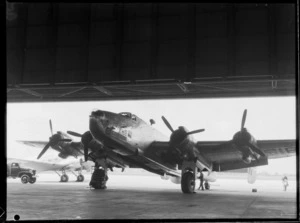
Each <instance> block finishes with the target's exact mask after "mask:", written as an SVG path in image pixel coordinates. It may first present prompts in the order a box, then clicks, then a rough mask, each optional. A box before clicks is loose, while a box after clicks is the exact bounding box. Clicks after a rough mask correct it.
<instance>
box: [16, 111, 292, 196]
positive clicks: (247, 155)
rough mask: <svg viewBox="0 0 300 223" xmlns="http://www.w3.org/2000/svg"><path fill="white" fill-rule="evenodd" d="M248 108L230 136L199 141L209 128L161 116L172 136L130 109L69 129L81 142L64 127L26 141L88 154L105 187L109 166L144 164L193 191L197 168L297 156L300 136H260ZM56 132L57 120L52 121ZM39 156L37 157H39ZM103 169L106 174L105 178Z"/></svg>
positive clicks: (97, 184) (63, 152)
mask: <svg viewBox="0 0 300 223" xmlns="http://www.w3.org/2000/svg"><path fill="white" fill-rule="evenodd" d="M246 116H247V110H245V111H244V113H243V117H242V124H241V129H240V131H238V132H237V133H236V134H234V136H233V139H232V140H229V141H199V142H196V141H195V140H194V139H193V136H192V135H193V134H196V133H200V132H202V131H204V129H199V130H194V131H188V130H187V129H186V128H185V127H183V126H180V127H179V128H178V129H176V130H174V129H173V127H172V126H171V124H170V123H169V122H168V121H167V119H166V118H165V117H164V116H162V120H163V121H164V123H165V124H166V126H167V127H168V128H169V130H170V131H171V136H170V137H169V138H168V137H166V136H164V135H163V134H162V133H160V132H159V131H158V130H156V129H155V128H153V126H152V123H153V120H150V123H151V125H150V124H147V123H146V122H145V121H143V120H142V119H140V118H139V117H137V116H136V115H134V114H132V113H129V112H122V113H119V114H116V113H112V112H108V111H102V110H97V111H93V112H92V113H91V115H90V121H89V131H87V132H85V133H84V134H82V135H81V134H79V133H75V132H72V131H68V132H67V133H68V134H70V135H73V136H77V137H81V142H71V139H70V137H69V136H68V135H67V134H65V133H62V132H57V134H55V135H53V134H52V137H50V141H49V142H48V143H47V142H33V141H30V142H29V141H22V142H23V143H25V144H27V145H37V144H39V145H43V146H45V145H46V146H45V147H44V149H43V150H42V152H41V153H40V155H39V157H41V156H42V155H43V154H44V153H45V152H46V150H47V149H48V148H49V147H52V148H53V149H55V150H57V151H59V152H60V154H59V156H60V157H62V158H66V157H68V156H75V157H76V156H78V155H81V154H82V155H84V158H85V161H87V160H91V161H93V162H94V163H95V169H94V172H93V175H92V179H91V182H90V186H92V187H93V188H95V189H104V188H106V186H105V182H106V181H105V178H106V179H107V168H109V169H110V170H112V168H113V167H117V168H126V167H129V168H143V169H145V170H147V171H150V172H152V173H156V174H158V175H161V176H162V178H163V179H170V180H171V181H172V182H173V183H178V184H181V189H182V191H183V193H193V192H194V190H195V181H196V177H197V174H198V171H205V172H207V175H206V177H207V180H210V181H214V180H215V179H214V176H215V174H214V172H215V171H216V172H218V171H226V170H234V169H241V168H251V167H256V166H261V165H267V164H268V159H273V158H281V157H287V156H293V155H295V140H258V141H256V140H255V138H254V137H253V136H252V135H251V134H250V133H249V132H248V131H247V129H246V128H245V127H244V125H245V121H246ZM50 127H51V131H52V124H51V122H50ZM39 157H38V158H39ZM102 168H103V169H104V171H103V169H102ZM101 173H104V177H103V176H102V177H101Z"/></svg>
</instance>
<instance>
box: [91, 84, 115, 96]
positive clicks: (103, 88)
mask: <svg viewBox="0 0 300 223" xmlns="http://www.w3.org/2000/svg"><path fill="white" fill-rule="evenodd" d="M94 88H95V89H96V90H98V91H100V92H102V93H104V94H106V95H109V96H113V93H112V92H111V91H109V90H107V89H106V88H105V87H102V86H94Z"/></svg>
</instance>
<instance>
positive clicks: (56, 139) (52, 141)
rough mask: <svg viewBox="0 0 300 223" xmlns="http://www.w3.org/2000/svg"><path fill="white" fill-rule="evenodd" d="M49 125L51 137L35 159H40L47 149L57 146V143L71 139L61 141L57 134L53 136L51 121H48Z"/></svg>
mask: <svg viewBox="0 0 300 223" xmlns="http://www.w3.org/2000/svg"><path fill="white" fill-rule="evenodd" d="M49 125H50V131H51V135H52V136H51V137H50V138H49V142H48V143H47V144H46V146H45V147H44V148H43V150H42V151H41V152H40V154H39V155H38V157H37V159H40V158H41V157H42V156H43V155H44V153H45V152H46V151H47V150H48V149H49V147H50V146H51V147H53V146H55V145H57V143H59V142H70V141H72V140H71V139H63V138H61V136H60V135H59V134H54V135H53V129H52V121H51V119H50V120H49Z"/></svg>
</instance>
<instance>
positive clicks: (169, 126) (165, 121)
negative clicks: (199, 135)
mask: <svg viewBox="0 0 300 223" xmlns="http://www.w3.org/2000/svg"><path fill="white" fill-rule="evenodd" d="M161 118H162V120H163V121H164V123H165V124H166V126H167V127H168V128H169V129H170V130H171V132H174V129H173V128H172V126H171V124H170V123H169V122H168V120H167V119H166V118H165V117H164V116H161Z"/></svg>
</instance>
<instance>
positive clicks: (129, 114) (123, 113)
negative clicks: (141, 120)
mask: <svg viewBox="0 0 300 223" xmlns="http://www.w3.org/2000/svg"><path fill="white" fill-rule="evenodd" d="M119 115H122V116H124V117H126V118H130V119H132V120H134V121H136V115H134V114H132V113H130V112H120V113H119Z"/></svg>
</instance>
